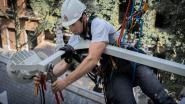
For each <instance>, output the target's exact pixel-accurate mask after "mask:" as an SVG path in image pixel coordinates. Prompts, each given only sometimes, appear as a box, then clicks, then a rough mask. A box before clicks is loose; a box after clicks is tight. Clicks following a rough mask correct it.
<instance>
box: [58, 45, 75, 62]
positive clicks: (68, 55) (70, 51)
mask: <svg viewBox="0 0 185 104" xmlns="http://www.w3.org/2000/svg"><path fill="white" fill-rule="evenodd" d="M59 50H63V51H65V54H64V60H65V62H66V63H68V64H69V63H71V62H72V59H73V55H74V53H75V50H74V48H73V47H72V46H71V45H68V44H67V45H65V46H64V47H62V48H60V49H59Z"/></svg>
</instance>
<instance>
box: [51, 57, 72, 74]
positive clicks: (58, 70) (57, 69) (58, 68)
mask: <svg viewBox="0 0 185 104" xmlns="http://www.w3.org/2000/svg"><path fill="white" fill-rule="evenodd" d="M69 66H70V65H69V64H68V63H66V62H65V60H64V59H62V60H61V61H60V62H59V63H57V64H56V65H55V66H54V68H53V74H54V75H56V76H57V77H59V76H61V75H62V74H64V73H65V71H66V69H68V68H69Z"/></svg>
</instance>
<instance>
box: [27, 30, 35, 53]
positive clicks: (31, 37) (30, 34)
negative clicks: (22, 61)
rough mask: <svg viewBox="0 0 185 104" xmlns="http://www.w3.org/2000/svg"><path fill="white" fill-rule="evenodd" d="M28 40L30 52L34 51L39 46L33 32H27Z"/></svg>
mask: <svg viewBox="0 0 185 104" xmlns="http://www.w3.org/2000/svg"><path fill="white" fill-rule="evenodd" d="M26 33H27V39H28V41H29V42H28V47H29V49H30V50H33V49H34V48H35V47H36V46H37V37H36V36H35V35H34V32H33V31H28V30H26Z"/></svg>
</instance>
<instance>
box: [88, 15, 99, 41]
mask: <svg viewBox="0 0 185 104" xmlns="http://www.w3.org/2000/svg"><path fill="white" fill-rule="evenodd" d="M96 17H97V15H95V13H92V14H91V16H90V17H89V20H88V22H87V28H88V34H89V36H86V37H85V39H89V40H91V39H92V34H91V23H92V21H93V19H94V18H96Z"/></svg>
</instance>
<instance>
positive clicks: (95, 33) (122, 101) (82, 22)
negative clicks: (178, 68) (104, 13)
mask: <svg viewBox="0 0 185 104" xmlns="http://www.w3.org/2000/svg"><path fill="white" fill-rule="evenodd" d="M85 9H86V6H85V5H84V4H83V3H81V2H80V1H79V0H65V1H64V3H63V5H62V14H61V17H62V25H63V26H64V27H69V29H70V31H71V32H73V33H74V34H75V36H74V37H78V36H81V37H83V38H85V39H91V43H90V45H89V49H88V55H87V57H86V58H85V59H84V60H83V61H82V62H81V64H80V65H79V66H78V67H77V68H76V69H75V70H74V71H73V72H71V74H69V75H68V76H67V77H66V78H65V79H62V80H61V79H58V80H57V81H55V82H54V83H53V84H52V90H53V91H54V92H57V91H60V90H63V89H64V88H66V87H67V86H68V85H70V84H71V83H73V82H74V81H76V80H78V79H79V78H81V77H82V76H83V75H85V74H86V73H88V72H90V71H91V70H92V69H93V68H94V67H95V66H96V65H97V63H98V61H99V60H100V57H101V55H102V53H103V52H104V50H105V48H106V46H107V44H108V43H111V44H112V43H113V42H115V40H114V33H115V32H116V31H115V29H114V27H113V26H112V25H111V24H110V23H108V22H107V21H105V20H102V19H100V18H98V17H95V18H94V19H93V20H88V16H87V15H86V13H85ZM89 21H90V22H91V23H90V25H88V24H89ZM74 37H72V38H74ZM72 38H71V39H70V40H69V43H68V46H67V47H68V48H70V47H71V46H69V45H73V44H74V43H73V41H72V40H73V39H72ZM109 61H110V60H109ZM104 62H105V60H104V61H103V63H104ZM115 62H116V64H118V71H114V70H112V69H110V67H104V69H105V70H104V71H105V73H106V74H105V76H104V79H107V80H104V82H105V84H104V87H105V95H106V97H107V103H110V104H111V103H113V104H136V101H135V99H134V95H133V91H132V88H133V87H134V86H136V85H139V86H140V87H141V89H142V91H143V92H144V93H145V94H146V95H148V96H149V97H150V98H151V99H152V100H153V101H154V103H156V104H174V103H175V102H174V101H173V99H172V98H170V97H169V96H168V95H167V94H166V92H165V91H164V89H163V88H162V86H161V84H160V83H159V81H158V80H157V78H156V76H155V75H154V74H153V72H152V71H151V69H150V68H149V67H147V66H144V65H138V66H137V67H136V72H135V80H134V82H133V81H132V76H131V70H130V69H131V63H130V62H129V61H127V60H123V59H116V61H115ZM69 63H70V61H69V60H67V59H64V60H61V61H60V62H59V63H58V64H56V65H55V66H54V69H53V73H54V74H55V75H56V76H60V75H62V74H63V73H64V72H65V71H66V69H67V68H68V67H69ZM110 64H111V63H110ZM108 66H109V65H108ZM108 68H109V69H108ZM108 70H109V71H108ZM112 72H114V73H113V74H111V73H112ZM108 79H109V80H108Z"/></svg>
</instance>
